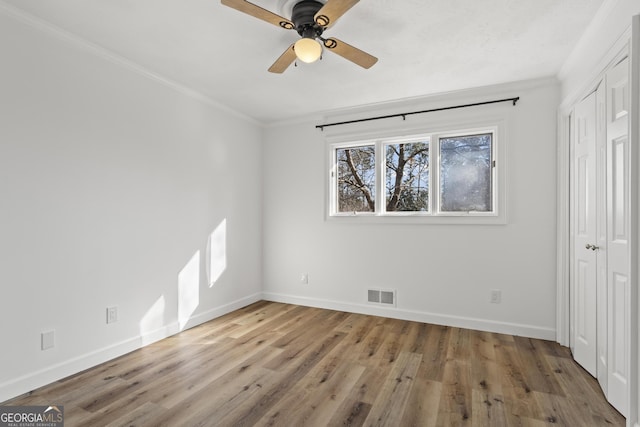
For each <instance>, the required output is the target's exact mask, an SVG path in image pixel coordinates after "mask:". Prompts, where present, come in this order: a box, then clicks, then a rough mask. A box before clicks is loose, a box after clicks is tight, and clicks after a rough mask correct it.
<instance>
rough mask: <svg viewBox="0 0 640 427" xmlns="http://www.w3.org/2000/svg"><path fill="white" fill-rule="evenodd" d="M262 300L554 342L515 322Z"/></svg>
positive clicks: (546, 333) (270, 296) (546, 331)
mask: <svg viewBox="0 0 640 427" xmlns="http://www.w3.org/2000/svg"><path fill="white" fill-rule="evenodd" d="M262 297H263V299H265V300H267V301H274V302H282V303H287V304H296V305H303V306H307V307H316V308H326V309H329V310H338V311H347V312H350V313H359V314H368V315H372V316H382V317H390V318H393V319H401V320H411V321H415V322H423V323H433V324H436V325H444V326H452V327H456V328H465V329H475V330H480V331H486V332H496V333H501V334H509V335H517V336H522V337H529V338H538V339H543V340H550V341H555V339H556V330H555V329H553V328H542V327H539V326H533V325H523V324H519V323H507V322H498V321H493V320H486V319H474V318H471V317H462V316H451V315H446V314H437V313H428V312H423V311H415V310H405V309H400V308H396V307H380V306H373V305H367V304H354V303H345V302H340V301H331V300H323V299H316V298H307V297H299V296H294V295H285V294H277V293H272V292H263V294H262Z"/></svg>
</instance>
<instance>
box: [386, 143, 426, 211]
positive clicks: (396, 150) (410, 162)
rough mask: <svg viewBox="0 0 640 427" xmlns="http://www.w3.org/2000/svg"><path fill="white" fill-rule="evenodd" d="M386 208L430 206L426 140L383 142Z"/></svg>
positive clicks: (388, 209) (397, 209) (411, 208)
mask: <svg viewBox="0 0 640 427" xmlns="http://www.w3.org/2000/svg"><path fill="white" fill-rule="evenodd" d="M385 178H386V188H385V191H386V196H387V198H386V203H387V205H386V206H387V212H393V211H402V212H415V211H420V212H426V211H428V210H429V142H428V141H427V142H413V143H405V144H389V145H387V146H386V177H385Z"/></svg>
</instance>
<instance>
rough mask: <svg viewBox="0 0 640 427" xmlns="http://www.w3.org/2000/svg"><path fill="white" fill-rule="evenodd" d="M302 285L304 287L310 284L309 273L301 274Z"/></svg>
mask: <svg viewBox="0 0 640 427" xmlns="http://www.w3.org/2000/svg"><path fill="white" fill-rule="evenodd" d="M300 283H301V284H303V285H308V284H309V273H301V274H300Z"/></svg>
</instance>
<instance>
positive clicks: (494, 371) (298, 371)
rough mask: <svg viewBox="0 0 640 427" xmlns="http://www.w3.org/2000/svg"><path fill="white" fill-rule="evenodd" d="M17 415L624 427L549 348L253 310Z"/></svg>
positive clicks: (290, 309) (142, 421) (147, 351)
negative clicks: (59, 408) (52, 407)
mask: <svg viewBox="0 0 640 427" xmlns="http://www.w3.org/2000/svg"><path fill="white" fill-rule="evenodd" d="M5 404H9V405H49V404H59V405H63V406H64V410H65V421H66V423H65V425H66V426H67V427H73V426H92V427H93V426H154V427H155V426H254V425H257V426H306V425H308V426H360V425H367V426H370V425H376V426H446V427H449V426H491V427H494V426H554V425H564V426H605V425H606V426H624V424H625V420H624V418H623V417H622V416H621V415H620V414H619V413H618V412H616V411H615V410H614V409H613V408H612V407H611V406H610V405H609V404H608V403H607V402H606V401H605V399H604V397H603V395H602V393H601V391H600V389H599V387H598V384H597V383H596V381H595V380H594V379H593V378H592V377H591V376H589V375H588V374H587V373H586V372H585V371H584V370H583V369H582V368H580V366H578V365H577V364H576V363H575V362H574V361H573V360H572V359H571V355H570V353H569V350H568V349H567V348H564V347H561V346H559V345H557V344H555V343H553V342H548V341H540V340H535V339H529V338H522V337H514V336H510V335H502V334H494V333H488V332H479V331H471V330H466V329H458V328H449V327H444V326H436V325H429V324H424V323H418V322H408V321H402V320H394V319H386V318H381V317H374V316H365V315H360V314H350V313H344V312H338V311H330V310H321V309H315V308H308V307H300V306H294V305H288V304H279V303H272V302H264V301H262V302H258V303H256V304H253V305H251V306H249V307H246V308H244V309H241V310H238V311H236V312H233V313H230V314H228V315H226V316H223V317H221V318H218V319H215V320H213V321H211V322H208V323H206V324H203V325H200V326H198V327H196V328H193V329H190V330H188V331H184V332H182V333H180V334H178V335H175V336H173V337H170V338H167V339H165V340H163V341H160V342H157V343H155V344H152V345H150V346H147V347H145V348H143V349H140V350H138V351H135V352H132V353H130V354H127V355H125V356H122V357H120V358H118V359H115V360H112V361H110V362H107V363H105V364H103V365H100V366H97V367H95V368H92V369H89V370H87V371H84V372H81V373H79V374H77V375H74V376H72V377H69V378H66V379H64V380H61V381H58V382H55V383H52V384H50V385H48V386H46V387H43V388H40V389H38V390H35V391H33V392H32V393H29V394H27V395H24V396H21V397H18V398H16V399H13V400H11V401H9V402H5Z"/></svg>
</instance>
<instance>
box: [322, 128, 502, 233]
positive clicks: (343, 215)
mask: <svg viewBox="0 0 640 427" xmlns="http://www.w3.org/2000/svg"><path fill="white" fill-rule="evenodd" d="M415 131H416V132H411V133H409V134H404V135H402V134H401V132H398V131H397V130H396V131H395V132H394V131H393V130H388V131H386V132H380V134H381V135H380V137H375V136H369V137H368V138H362V139H356V138H354V135H344V136H341V137H333V138H332V137H329V138H327V139H326V145H327V151H328V153H329V155H328V177H327V178H328V179H327V183H328V185H327V187H328V188H327V201H328V203H327V213H326V219H327V220H330V221H356V222H364V223H424V224H506V223H507V217H506V185H505V176H506V175H505V174H506V147H505V146H506V144H505V143H504V141H503V139H506V138H507V126H506V120H505V119H504V117H500V118H494V119H492V120H483V121H482V122H480V123H478V122H474V123H472V122H467V123H457V124H451V123H449V124H447V125H441V126H438V125H434V126H430V127H429V128H418V129H415ZM394 133H395V135H394ZM484 133H491V134H492V143H491V151H492V152H491V158H492V159H491V160H492V166H493V167H492V179H491V181H492V198H493V200H492V208H493V210H492V211H491V212H443V211H441V210H440V206H439V204H440V194H439V193H440V188H439V187H440V186H439V174H440V158H439V156H440V147H439V141H440V138H447V137H452V136H469V135H478V134H484ZM427 139H428V140H429V163H430V164H429V168H430V173H429V180H430V182H429V207H428V209H429V210H428V211H427V212H418V211H416V212H386V210H385V207H386V203H385V202H386V194H385V188H384V185H385V176H386V175H385V174H386V170H385V168H386V161H385V146H386V145H388V144H394V143H395V144H397V143H411V142H425V141H426V140H427ZM364 145H375V151H376V188H375V198H376V200H375V202H376V210H375V212H337V205H338V199H337V178H338V177H337V158H336V150H337V149H339V148H345V147H358V146H364Z"/></svg>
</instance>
